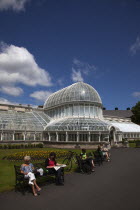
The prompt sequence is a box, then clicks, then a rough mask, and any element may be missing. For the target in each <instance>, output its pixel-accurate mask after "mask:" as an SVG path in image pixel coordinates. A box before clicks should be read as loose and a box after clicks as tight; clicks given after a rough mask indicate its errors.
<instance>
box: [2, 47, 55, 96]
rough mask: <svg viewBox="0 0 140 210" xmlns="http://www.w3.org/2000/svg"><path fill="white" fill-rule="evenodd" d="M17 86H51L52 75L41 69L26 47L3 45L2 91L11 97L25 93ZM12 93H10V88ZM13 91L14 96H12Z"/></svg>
mask: <svg viewBox="0 0 140 210" xmlns="http://www.w3.org/2000/svg"><path fill="white" fill-rule="evenodd" d="M17 84H24V85H27V86H37V85H41V86H51V85H52V82H51V77H50V74H49V73H48V72H47V71H45V70H44V69H42V68H40V67H39V66H38V64H37V63H36V61H35V58H34V56H33V55H32V54H31V53H30V52H29V51H28V50H27V49H26V48H24V47H17V46H14V45H6V44H2V45H1V52H0V91H2V92H4V93H7V94H10V95H15V96H16V95H20V94H21V93H22V92H23V91H22V89H21V88H20V87H15V85H17ZM9 87H12V88H11V93H10V88H9ZM12 91H13V94H12Z"/></svg>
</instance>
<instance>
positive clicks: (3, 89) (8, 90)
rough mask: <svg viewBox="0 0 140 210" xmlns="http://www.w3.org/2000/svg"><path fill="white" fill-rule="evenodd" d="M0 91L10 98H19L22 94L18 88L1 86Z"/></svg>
mask: <svg viewBox="0 0 140 210" xmlns="http://www.w3.org/2000/svg"><path fill="white" fill-rule="evenodd" d="M0 91H1V92H3V93H6V94H8V95H12V96H19V95H21V94H22V93H23V90H22V88H20V87H10V86H6V87H5V86H2V87H1V88H0Z"/></svg>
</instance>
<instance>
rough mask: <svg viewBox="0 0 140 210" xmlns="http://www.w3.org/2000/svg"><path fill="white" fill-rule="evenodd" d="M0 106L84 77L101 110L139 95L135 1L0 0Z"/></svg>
mask: <svg viewBox="0 0 140 210" xmlns="http://www.w3.org/2000/svg"><path fill="white" fill-rule="evenodd" d="M0 43H1V44H0V103H18V104H19V103H20V104H32V105H40V104H43V103H44V100H45V99H46V98H47V97H48V96H49V94H50V93H52V92H54V91H56V90H59V89H61V88H63V87H66V86H68V85H71V84H72V83H74V82H76V81H84V82H86V83H88V84H90V85H92V86H93V87H94V88H95V89H96V90H97V91H98V93H99V94H100V96H101V98H102V102H103V105H104V106H105V107H106V108H107V109H114V108H115V107H119V109H126V108H127V107H132V106H134V105H135V104H136V102H137V101H138V100H140V85H139V84H140V83H139V80H140V0H117V1H112V0H107V1H104V0H69V1H68V0H67V1H66V0H40V1H38V0H0Z"/></svg>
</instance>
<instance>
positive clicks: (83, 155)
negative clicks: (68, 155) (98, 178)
mask: <svg viewBox="0 0 140 210" xmlns="http://www.w3.org/2000/svg"><path fill="white" fill-rule="evenodd" d="M80 157H81V159H82V161H83V163H87V164H88V165H89V166H90V167H91V171H92V172H94V167H95V165H94V161H93V159H92V158H88V157H87V154H86V149H82V152H81V154H80Z"/></svg>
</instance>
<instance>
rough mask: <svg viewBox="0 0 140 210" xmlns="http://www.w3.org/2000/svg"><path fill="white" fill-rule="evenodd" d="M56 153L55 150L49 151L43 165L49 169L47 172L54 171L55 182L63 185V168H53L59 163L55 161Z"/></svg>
mask: <svg viewBox="0 0 140 210" xmlns="http://www.w3.org/2000/svg"><path fill="white" fill-rule="evenodd" d="M55 159H56V154H55V152H51V153H50V155H49V158H47V159H46V161H45V167H46V168H47V169H48V170H49V173H54V174H55V177H56V184H57V185H63V178H62V174H63V171H62V170H63V168H59V169H58V170H55V168H54V167H55V166H59V165H60V164H58V163H56V160H55Z"/></svg>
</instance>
